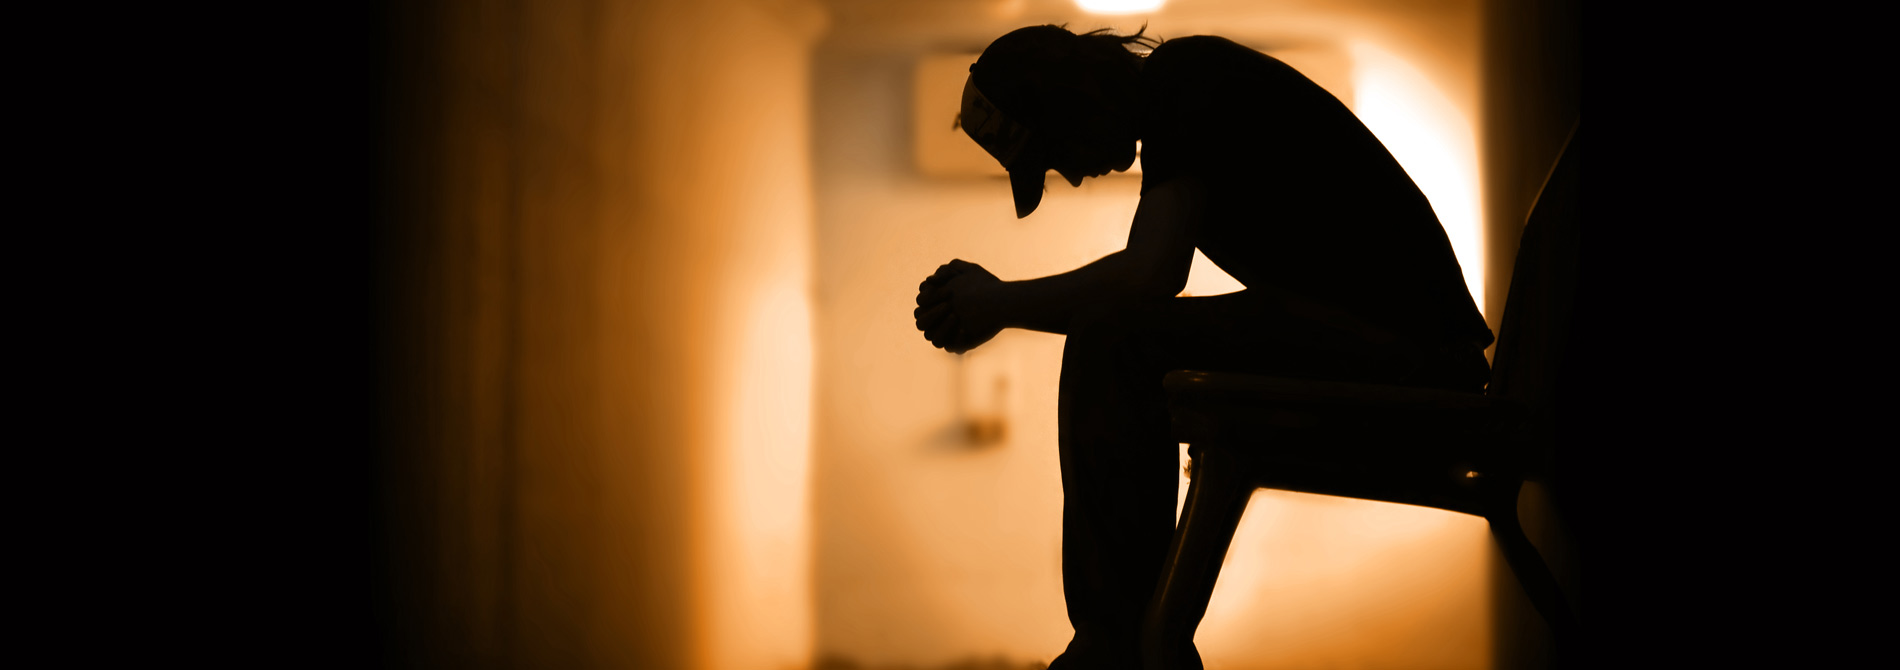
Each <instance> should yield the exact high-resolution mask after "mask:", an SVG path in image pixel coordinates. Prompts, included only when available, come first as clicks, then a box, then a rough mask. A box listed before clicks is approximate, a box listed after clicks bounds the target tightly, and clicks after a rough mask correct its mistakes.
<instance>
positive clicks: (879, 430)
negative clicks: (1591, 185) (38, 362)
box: [814, 2, 1492, 668]
mask: <svg viewBox="0 0 1900 670" xmlns="http://www.w3.org/2000/svg"><path fill="white" fill-rule="evenodd" d="M1066 4H1067V3H1038V2H1015V3H1011V2H992V3H967V4H962V5H960V6H959V7H957V8H956V9H958V10H963V11H952V10H950V9H945V10H943V11H935V12H933V11H931V10H928V9H916V8H915V7H919V6H924V7H928V6H932V5H931V4H930V3H924V5H910V6H900V5H883V4H877V3H834V4H833V8H834V10H836V11H837V14H836V15H835V16H836V23H835V24H834V26H833V30H831V31H830V32H829V33H828V35H827V37H826V39H825V40H824V42H823V43H822V44H821V45H820V47H819V50H818V53H817V56H816V61H815V63H814V68H815V69H814V84H815V86H816V88H815V92H814V105H815V108H814V109H815V112H814V114H815V122H816V123H815V126H814V138H815V139H814V141H815V145H816V147H817V149H816V160H817V163H816V165H817V173H816V179H817V187H818V192H817V202H818V216H817V226H818V242H817V253H818V262H817V272H818V303H817V304H818V312H817V314H818V317H817V318H818V333H819V337H818V342H819V386H818V388H819V391H818V410H819V414H818V417H817V419H816V422H817V426H818V428H817V435H818V437H817V442H816V455H815V458H816V462H815V466H814V468H815V469H814V477H815V482H814V487H815V490H816V498H815V502H816V507H815V510H816V515H817V516H816V519H815V520H814V523H815V524H816V542H817V552H818V553H817V556H818V564H817V567H816V572H815V580H816V590H817V593H818V603H817V608H818V609H817V618H816V626H817V643H816V645H817V651H818V652H819V654H820V657H821V661H820V664H821V666H829V667H837V668H844V667H854V666H855V667H864V668H892V667H915V668H932V667H952V666H954V665H955V664H958V663H978V662H981V663H988V664H990V665H989V666H983V667H1004V666H1008V667H1016V666H1017V665H1027V664H1033V663H1035V662H1046V661H1048V660H1049V659H1050V658H1052V657H1053V656H1054V655H1055V654H1056V653H1058V652H1060V651H1061V649H1062V647H1063V645H1064V644H1066V643H1067V641H1068V636H1069V633H1070V631H1069V627H1068V623H1067V620H1066V615H1065V613H1064V610H1063V605H1062V595H1061V583H1060V564H1059V543H1060V530H1059V529H1060V510H1061V485H1060V479H1059V470H1058V467H1057V462H1056V449H1055V422H1054V417H1055V404H1056V381H1057V376H1058V373H1059V365H1060V352H1061V347H1062V338H1060V337H1058V336H1052V335H1045V334H1039V333H1026V332H1005V333H1004V334H1003V335H1002V336H1000V337H998V338H997V339H996V340H995V341H992V342H991V343H990V344H987V345H985V346H984V347H982V348H980V349H978V350H976V351H975V352H972V353H971V354H969V355H967V356H965V357H962V358H961V359H959V358H958V357H956V356H953V355H950V354H946V353H943V352H941V351H937V350H934V349H932V348H930V346H929V345H928V343H926V342H924V340H923V338H922V336H921V335H920V334H919V333H917V331H916V330H915V328H914V326H913V325H912V319H911V308H912V307H913V306H914V302H913V300H914V297H915V293H916V286H917V283H918V282H919V281H921V280H922V279H923V278H924V277H925V276H927V275H928V274H929V273H930V272H931V271H933V270H934V269H935V268H936V267H937V265H939V264H941V263H943V262H945V261H947V260H949V259H951V258H962V259H965V260H970V261H974V262H978V263H981V264H983V265H984V266H985V267H987V268H989V269H990V270H992V271H993V272H995V273H996V274H997V275H998V276H1001V277H1003V278H1006V279H1017V278H1025V277H1034V276H1042V275H1047V274H1051V273H1055V272H1061V271H1065V270H1068V269H1072V268H1074V267H1076V266H1078V265H1081V264H1083V263H1086V262H1088V261H1091V260H1094V259H1095V258H1098V257H1100V256H1101V255H1104V254H1107V253H1109V252H1112V251H1115V250H1117V249H1120V248H1121V246H1122V244H1123V243H1124V241H1125V236H1126V234H1127V226H1128V222H1129V218H1130V216H1131V215H1132V214H1133V211H1134V208H1135V205H1136V202H1137V197H1138V190H1139V181H1138V179H1136V178H1131V177H1111V178H1106V179H1099V180H1090V181H1088V182H1085V183H1084V185H1083V186H1082V187H1081V188H1071V187H1069V186H1068V185H1067V184H1065V183H1063V182H1061V181H1060V180H1057V181H1053V182H1051V183H1050V185H1049V191H1048V193H1047V196H1046V197H1045V199H1044V202H1043V205H1042V206H1041V208H1039V209H1038V210H1037V211H1036V213H1035V214H1034V215H1033V216H1031V217H1029V218H1027V219H1022V220H1017V219H1016V218H1015V217H1014V216H1013V212H1012V210H1011V205H1010V199H1009V196H1008V186H1007V184H1006V182H1004V181H1002V180H1000V179H983V178H966V179H941V178H937V179H933V178H926V177H924V176H922V175H921V174H920V173H919V171H918V170H917V169H916V167H915V161H914V157H913V156H911V155H910V151H911V146H912V143H911V137H910V134H909V133H910V128H909V124H910V122H911V119H912V117H913V113H914V110H912V109H910V107H909V105H910V104H911V88H910V86H911V81H910V76H911V73H912V68H913V66H914V63H915V62H916V61H917V59H918V58H920V57H922V56H924V55H925V54H932V53H952V52H960V51H961V52H974V51H980V50H981V48H982V47H983V46H984V45H985V44H987V43H988V42H989V40H991V39H994V38H995V37H996V36H997V35H1001V34H1003V33H1004V32H1007V31H1008V30H1011V29H1014V28H1017V27H1021V26H1023V25H1033V24H1037V23H1063V22H1069V24H1070V26H1069V27H1070V28H1071V29H1077V30H1088V29H1092V28H1096V27H1101V26H1110V25H1112V26H1114V27H1116V28H1118V29H1120V30H1122V31H1132V30H1133V29H1134V28H1136V27H1139V26H1140V24H1141V21H1142V18H1144V17H1136V18H1133V19H1128V18H1121V19H1112V18H1107V17H1086V16H1081V15H1079V14H1077V13H1075V12H1073V11H1072V10H1065V9H1063V8H1062V7H1061V6H1062V5H1066ZM1230 4H1232V5H1233V6H1230V7H1222V8H1216V9H1218V10H1220V11H1224V12H1226V13H1224V14H1222V13H1219V11H1216V10H1209V11H1208V12H1206V13H1201V14H1195V13H1191V12H1187V11H1181V12H1174V13H1168V12H1163V13H1158V14H1157V15H1155V16H1153V17H1146V18H1149V19H1150V30H1151V32H1152V33H1157V34H1160V35H1163V36H1181V35H1187V34H1195V33H1213V34H1222V35H1227V36H1230V37H1235V38H1236V39H1239V40H1241V41H1243V42H1244V43H1248V44H1252V45H1256V46H1259V47H1263V48H1268V49H1269V50H1276V49H1288V50H1300V49H1307V50H1315V49H1317V50H1319V51H1326V50H1334V51H1336V52H1338V53H1341V54H1343V57H1345V58H1350V57H1351V56H1352V54H1353V51H1352V50H1351V49H1350V48H1349V47H1348V46H1347V45H1348V44H1350V43H1352V42H1354V41H1358V42H1361V43H1364V44H1367V45H1370V46H1372V47H1375V48H1376V49H1377V50H1378V54H1379V55H1381V56H1383V57H1385V58H1388V59H1391V60H1397V61H1402V62H1404V63H1407V64H1409V67H1410V68H1411V69H1412V71H1413V72H1415V73H1417V76H1421V77H1424V78H1426V79H1427V80H1428V81H1427V83H1426V88H1428V89H1430V90H1431V91H1432V92H1433V93H1434V94H1435V96H1436V98H1437V99H1438V100H1439V102H1440V104H1442V105H1443V106H1444V107H1446V108H1449V109H1451V110H1452V111H1453V112H1454V113H1455V115H1457V116H1461V117H1462V120H1463V122H1464V123H1465V124H1467V125H1466V127H1465V129H1464V137H1465V141H1466V142H1467V148H1466V149H1465V151H1466V152H1467V153H1468V154H1470V155H1471V156H1472V157H1471V161H1470V162H1471V163H1472V164H1474V169H1475V163H1476V160H1475V154H1476V152H1477V147H1476V146H1475V144H1474V143H1475V137H1476V132H1475V130H1474V127H1475V124H1476V123H1477V122H1478V121H1477V120H1478V118H1479V111H1480V108H1479V106H1478V102H1479V97H1478V94H1479V88H1478V85H1477V84H1478V77H1477V72H1478V60H1477V59H1478V52H1477V48H1478V43H1479V32H1478V28H1479V23H1478V15H1477V6H1476V4H1475V3H1470V2H1463V3H1457V2H1454V3H1435V4H1430V5H1427V6H1424V7H1423V8H1422V9H1420V8H1418V6H1417V5H1416V3H1415V4H1414V5H1412V6H1409V8H1408V6H1406V5H1405V4H1404V3H1364V5H1366V6H1360V5H1353V6H1351V7H1348V8H1347V9H1345V10H1336V9H1334V8H1336V7H1337V5H1326V4H1325V3H1308V4H1305V5H1301V4H1298V3H1295V4H1294V5H1293V6H1291V7H1290V8H1283V7H1278V6H1275V7H1272V8H1263V7H1258V6H1255V5H1248V4H1247V3H1230ZM1373 5H1376V7H1372V8H1370V9H1368V8H1367V6H1373ZM907 7H908V8H910V9H906V8H907ZM1394 7H1397V10H1395V11H1383V10H1392V9H1393V8H1394ZM1329 11H1332V12H1334V13H1331V14H1329V13H1328V12H1329ZM1339 79H1345V80H1346V83H1347V84H1348V85H1349V84H1350V81H1351V80H1352V79H1353V77H1340V78H1339ZM953 113H954V110H946V112H945V113H944V118H945V123H946V125H947V123H948V118H949V116H948V115H949V114H953ZM1378 130H1379V129H1377V128H1375V132H1376V131H1378ZM1401 160H1402V161H1404V160H1405V158H1404V157H1403V156H1401ZM1471 188H1472V191H1473V192H1472V193H1471V194H1469V197H1471V198H1472V199H1475V198H1476V197H1477V195H1478V194H1477V192H1476V185H1475V183H1474V184H1472V185H1471ZM1480 215H1481V213H1480ZM1473 223H1474V225H1475V224H1476V222H1475V221H1474V222H1473ZM1473 232H1474V233H1475V231H1473ZM1481 248H1482V247H1480V249H1481ZM1460 251H1464V249H1461V250H1460ZM1466 264H1467V265H1468V266H1476V267H1478V268H1480V269H1481V268H1482V267H1483V266H1484V264H1483V263H1482V262H1470V261H1467V263H1466ZM1223 280H1225V281H1223ZM1230 282H1231V280H1227V279H1226V278H1225V277H1224V276H1222V275H1219V273H1218V272H1217V271H1215V270H1214V269H1213V268H1211V267H1209V266H1206V265H1205V264H1204V261H1199V260H1197V266H1196V268H1195V270H1194V276H1193V278H1192V279H1191V281H1190V287H1189V289H1190V290H1191V291H1193V292H1195V293H1217V292H1224V291H1226V290H1231V289H1232V288H1234V285H1233V284H1231V283H1230ZM999 379H1000V380H1003V381H1002V383H1001V384H1000V388H999V384H998V383H997V381H998V380H999ZM972 417H977V418H992V417H1000V418H1001V420H1002V421H1001V424H1002V426H1003V427H1004V430H1003V431H1002V436H1001V437H1000V438H999V439H996V440H994V441H987V442H985V441H982V440H974V441H973V440H970V439H968V438H967V437H966V434H967V424H966V423H965V422H966V420H967V419H970V418H972ZM1490 551H1491V549H1490V548H1489V538H1488V536H1487V534H1486V532H1485V529H1484V525H1483V522H1482V521H1481V520H1478V519H1475V518H1472V517H1465V516H1462V515H1457V514H1452V513H1446V512H1438V511H1434V510H1425V509H1420V508H1405V507H1400V506H1392V505H1382V504H1378V503H1367V502H1363V501H1351V500H1341V499H1326V498H1320V497H1317V496H1301V495H1297V494H1284V493H1274V492H1261V493H1260V494H1258V496H1257V497H1256V499H1255V501H1254V504H1253V507H1252V508H1251V511H1250V512H1249V516H1248V518H1247V520H1246V521H1245V522H1244V523H1243V527H1242V529H1241V531H1240V533H1239V535H1238V536H1237V538H1236V541H1235V548H1234V550H1233V552H1232V553H1231V554H1230V560H1229V562H1228V566H1229V567H1228V568H1227V569H1226V570H1225V571H1224V572H1223V576H1222V585H1221V587H1220V588H1218V589H1217V590H1216V595H1215V599H1214V602H1213V603H1211V605H1210V611H1209V615H1208V618H1207V620H1206V623H1205V624H1204V625H1203V628H1202V632H1201V635H1200V636H1199V638H1198V641H1199V644H1200V646H1201V648H1202V650H1203V655H1204V657H1205V658H1206V659H1207V661H1208V663H1209V667H1216V668H1253V667H1259V668H1267V667H1307V666H1325V667H1489V665H1490V658H1491V654H1492V650H1491V646H1490V640H1491V630H1490V626H1489V623H1490V611H1491V609H1490V600H1489V597H1490V595H1489V594H1490V589H1491V585H1490V584H1489V582H1488V578H1487V576H1488V570H1489V560H1490V553H1489V552H1490Z"/></svg>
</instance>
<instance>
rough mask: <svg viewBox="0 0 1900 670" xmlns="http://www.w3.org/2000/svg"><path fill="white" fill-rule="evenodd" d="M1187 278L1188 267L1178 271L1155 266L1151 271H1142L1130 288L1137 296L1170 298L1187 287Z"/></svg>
mask: <svg viewBox="0 0 1900 670" xmlns="http://www.w3.org/2000/svg"><path fill="white" fill-rule="evenodd" d="M1187 280H1188V269H1187V268H1185V267H1184V268H1181V269H1180V270H1179V271H1175V270H1174V269H1172V268H1168V269H1161V268H1157V269H1155V270H1154V271H1152V272H1146V273H1142V275H1141V277H1140V279H1139V280H1138V281H1137V282H1136V283H1135V285H1134V286H1131V287H1130V289H1131V292H1132V293H1134V295H1135V296H1136V297H1139V298H1172V297H1175V296H1177V295H1180V294H1181V291H1182V289H1185V288H1187Z"/></svg>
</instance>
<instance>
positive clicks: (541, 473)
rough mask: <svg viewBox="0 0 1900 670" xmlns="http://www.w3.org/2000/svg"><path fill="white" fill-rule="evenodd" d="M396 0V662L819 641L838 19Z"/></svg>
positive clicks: (755, 4) (389, 367)
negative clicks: (817, 515)
mask: <svg viewBox="0 0 1900 670" xmlns="http://www.w3.org/2000/svg"><path fill="white" fill-rule="evenodd" d="M389 11H390V14H389V26H390V27H389V30H388V35H389V40H390V48H389V53H390V56H389V68H390V71H389V73H388V80H387V84H388V87H389V90H388V91H387V94H386V95H387V97H388V99H389V100H390V102H391V104H390V108H389V114H388V118H387V123H388V125H387V128H388V131H387V135H386V137H387V140H386V142H387V146H386V147H385V151H384V153H385V156H386V159H387V161H386V165H385V173H384V176H385V179H386V180H387V181H386V185H385V188H386V192H387V193H389V194H391V195H390V197H389V198H388V200H387V202H386V209H385V211H384V212H383V216H384V221H385V223H384V226H383V239H382V248H381V256H380V261H379V262H380V263H381V271H382V272H381V282H380V285H381V288H380V290H381V294H382V295H383V296H384V300H383V304H382V305H381V306H380V309H381V323H382V324H383V325H382V337H383V349H382V351H383V380H384V385H383V389H382V395H381V398H382V417H383V422H384V425H385V426H386V433H385V435H384V439H383V448H382V453H383V461H382V466H381V467H382V469H381V475H382V477H381V483H382V486H383V492H382V500H383V504H382V516H383V528H382V532H383V534H384V535H383V537H384V544H385V546H386V548H387V550H388V553H387V555H386V557H385V561H384V563H385V568H386V571H385V580H386V581H385V586H386V587H387V588H388V593H389V594H390V595H389V597H388V599H387V601H386V606H387V609H386V611H385V612H384V614H383V620H384V621H385V622H386V623H387V626H388V630H387V632H386V638H387V640H388V641H389V644H388V647H389V648H388V657H389V658H388V659H387V660H389V661H390V662H391V663H392V664H394V665H398V666H403V667H411V666H413V667H475V668H482V667H629V668H699V667H714V668H759V667H797V666H800V665H802V664H804V663H805V662H806V661H807V659H809V658H810V655H811V652H810V644H811V619H810V611H811V606H810V599H811V595H810V591H809V585H810V582H809V577H808V571H809V559H808V556H809V535H808V534H809V531H808V520H809V511H808V504H809V503H808V497H809V490H808V489H807V482H808V481H809V477H808V468H809V418H808V417H809V402H810V375H811V368H810V366H811V344H810V331H809V326H808V324H809V320H810V317H809V314H810V303H809V299H810V281H811V276H812V271H811V257H812V254H811V237H810V236H811V200H810V193H811V190H810V188H811V187H810V172H809V159H808V156H809V145H808V142H807V140H808V135H807V133H806V128H807V126H808V119H807V117H806V116H805V110H806V109H807V105H806V95H807V91H808V86H807V80H806V74H807V72H808V63H809V49H810V45H811V43H812V41H813V40H814V39H815V38H816V37H817V35H818V34H819V32H820V31H821V29H822V22H823V21H822V13H821V12H819V11H818V10H817V9H815V8H814V7H813V6H810V5H808V4H804V3H799V2H768V1H766V0H750V1H748V0H713V1H708V2H697V3H665V2H639V1H622V2H615V1H610V0H592V1H587V0H572V1H565V2H532V3H530V2H517V1H509V0H489V1H486V2H467V3H462V2H457V3H430V2H412V3H399V4H396V5H394V6H393V7H392V8H391V9H390V10H389Z"/></svg>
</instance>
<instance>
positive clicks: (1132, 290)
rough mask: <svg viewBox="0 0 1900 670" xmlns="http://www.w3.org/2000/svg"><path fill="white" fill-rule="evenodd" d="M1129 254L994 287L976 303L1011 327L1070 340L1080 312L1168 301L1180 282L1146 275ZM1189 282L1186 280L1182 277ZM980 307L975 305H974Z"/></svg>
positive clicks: (1002, 323)
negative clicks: (1104, 305) (1108, 304)
mask: <svg viewBox="0 0 1900 670" xmlns="http://www.w3.org/2000/svg"><path fill="white" fill-rule="evenodd" d="M1132 260H1133V259H1131V258H1130V257H1129V256H1128V254H1127V253H1126V252H1125V251H1117V252H1115V253H1112V254H1109V255H1107V256H1103V257H1102V258H1100V259H1098V260H1096V261H1095V262H1093V263H1090V264H1088V265H1084V266H1082V267H1080V268H1076V269H1074V270H1070V271H1068V272H1064V273H1062V274H1059V275H1051V276H1048V277H1042V278H1040V279H1028V280H1023V281H1007V282H1002V283H998V284H994V285H992V286H991V287H989V288H988V289H987V291H986V295H983V296H981V299H980V300H978V301H976V302H977V304H979V305H980V306H981V309H983V310H985V311H988V312H989V314H987V315H986V316H987V317H988V318H989V319H993V320H994V321H992V322H993V323H999V324H1001V325H1002V326H1003V327H1006V328H1023V329H1027V330H1036V331H1041V332H1045V333H1055V334H1058V335H1066V334H1068V333H1069V329H1070V328H1069V326H1070V323H1071V322H1072V321H1073V320H1074V318H1075V315H1076V311H1077V308H1079V307H1081V306H1084V305H1089V304H1093V303H1099V302H1102V301H1105V300H1106V301H1113V300H1138V299H1153V298H1167V297H1170V296H1173V295H1174V294H1176V293H1179V292H1180V287H1179V286H1173V285H1172V284H1176V283H1179V282H1175V281H1171V279H1170V278H1158V277H1150V276H1146V275H1144V274H1143V273H1142V272H1141V271H1140V268H1139V267H1138V266H1136V264H1135V263H1133V262H1132ZM1182 280H1183V281H1184V280H1185V278H1182ZM972 306H973V307H975V306H976V305H972Z"/></svg>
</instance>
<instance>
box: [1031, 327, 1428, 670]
mask: <svg viewBox="0 0 1900 670" xmlns="http://www.w3.org/2000/svg"><path fill="white" fill-rule="evenodd" d="M1299 313H1300V310H1298V309H1292V310H1289V309H1288V307H1287V305H1284V304H1281V303H1277V302H1275V301H1273V300H1272V299H1270V298H1267V297H1265V296H1263V295H1261V294H1259V293H1255V292H1242V293H1237V294H1229V295H1225V296H1213V297H1207V298H1174V299H1167V300H1157V301H1152V302H1145V303H1136V304H1107V305H1100V306H1096V307H1093V308H1090V309H1085V310H1083V312H1082V316H1080V317H1079V318H1078V319H1077V322H1076V323H1075V324H1074V325H1073V326H1072V327H1071V330H1070V332H1069V335H1068V341H1067V343H1066V345H1065V347H1064V349H1063V359H1062V381H1061V396H1060V400H1059V406H1058V410H1057V411H1058V422H1059V441H1060V445H1059V446H1060V449H1061V464H1062V487H1063V496H1064V500H1063V512H1062V533H1063V539H1062V571H1063V596H1064V599H1065V600H1066V601H1067V604H1068V609H1069V621H1070V623H1071V624H1072V625H1074V626H1075V631H1076V636H1075V639H1074V640H1073V641H1072V642H1071V643H1070V645H1069V649H1068V650H1067V651H1066V652H1065V653H1064V654H1063V656H1062V657H1061V658H1058V659H1057V661H1056V663H1055V664H1052V666H1051V669H1052V670H1071V669H1074V668H1117V667H1129V668H1134V667H1138V666H1139V660H1138V658H1137V649H1138V644H1139V630H1140V622H1141V616H1142V610H1143V608H1144V607H1145V606H1146V604H1147V601H1148V598H1149V597H1150V596H1151V595H1152V594H1153V591H1154V584H1155V579H1156V578H1157V576H1158V575H1159V574H1160V572H1161V567H1162V564H1163V563H1164V562H1165V561H1166V558H1167V551H1168V543H1169V541H1170V539H1171V538H1172V536H1173V533H1174V507H1175V502H1176V497H1177V486H1178V483H1179V481H1180V480H1179V475H1178V474H1176V473H1177V472H1179V467H1180V463H1179V451H1178V448H1177V447H1176V445H1175V443H1174V441H1173V440H1172V439H1171V438H1170V437H1169V433H1168V428H1169V425H1168V412H1167V397H1166V395H1165V393H1164V392H1163V390H1162V388H1161V378H1162V376H1164V375H1165V374H1166V373H1167V372H1168V371H1169V370H1175V369H1185V368H1192V369H1202V370H1218V371H1231V372H1255V373H1262V374H1280V375H1290V376H1301V377H1313V378H1330V379H1350V380H1365V381H1374V380H1385V379H1390V378H1396V377H1397V376H1398V375H1401V374H1403V373H1404V372H1405V370H1406V365H1407V361H1406V360H1405V355H1404V352H1402V351H1401V350H1400V349H1401V347H1399V346H1398V345H1397V344H1396V343H1395V342H1394V341H1389V340H1391V339H1392V338H1389V337H1386V336H1382V335H1380V334H1377V333H1372V334H1370V335H1369V334H1368V333H1365V332H1363V331H1359V330H1353V329H1344V328H1341V327H1340V326H1339V325H1337V324H1327V323H1323V322H1317V321H1314V320H1312V319H1310V318H1306V317H1303V316H1296V314H1299Z"/></svg>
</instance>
